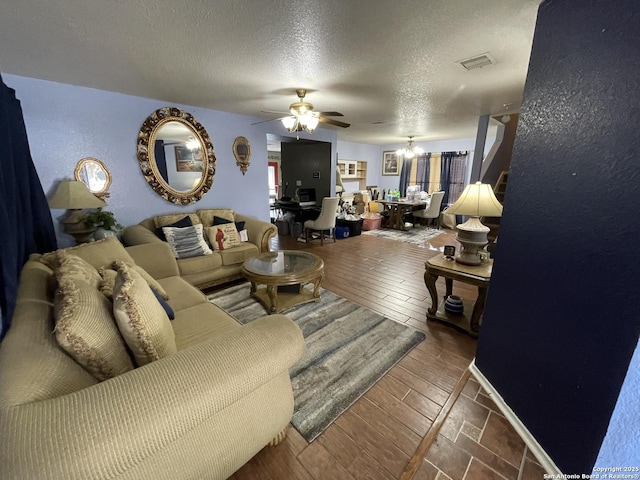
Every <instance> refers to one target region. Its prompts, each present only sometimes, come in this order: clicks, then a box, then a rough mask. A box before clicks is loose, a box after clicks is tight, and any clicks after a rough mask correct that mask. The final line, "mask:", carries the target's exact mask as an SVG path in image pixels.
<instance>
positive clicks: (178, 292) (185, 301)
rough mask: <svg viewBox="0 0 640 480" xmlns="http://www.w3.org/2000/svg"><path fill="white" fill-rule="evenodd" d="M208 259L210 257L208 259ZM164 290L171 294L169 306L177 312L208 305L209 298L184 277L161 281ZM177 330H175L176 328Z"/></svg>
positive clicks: (168, 278)
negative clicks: (201, 304) (202, 304)
mask: <svg viewBox="0 0 640 480" xmlns="http://www.w3.org/2000/svg"><path fill="white" fill-rule="evenodd" d="M207 258H208V257H207ZM160 283H161V284H162V286H163V287H164V289H165V290H166V291H167V292H168V293H169V295H170V298H169V300H168V303H169V305H170V306H171V308H173V310H174V311H175V312H178V311H179V310H184V309H185V308H189V307H193V306H194V305H198V304H199V303H208V302H209V300H207V297H205V295H204V293H202V292H201V291H200V290H198V289H197V288H193V285H191V284H190V283H189V282H187V281H186V280H185V279H183V278H182V277H178V276H175V277H167V278H163V279H161V280H160ZM174 330H175V328H174Z"/></svg>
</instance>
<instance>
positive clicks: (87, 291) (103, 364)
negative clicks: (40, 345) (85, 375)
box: [54, 277, 133, 381]
mask: <svg viewBox="0 0 640 480" xmlns="http://www.w3.org/2000/svg"><path fill="white" fill-rule="evenodd" d="M54 316H55V320H56V326H55V330H54V332H55V335H56V339H57V341H58V344H59V345H60V347H62V349H63V350H64V351H65V352H67V353H68V354H69V355H70V356H71V357H72V358H73V359H74V360H75V361H76V362H78V363H79V364H80V365H82V367H83V368H84V369H85V370H87V371H88V372H89V373H91V374H92V375H93V376H94V377H95V378H96V379H97V380H100V381H102V380H106V379H108V378H113V377H115V376H117V375H120V374H121V373H125V372H128V371H129V370H133V363H132V362H131V358H130V357H129V354H128V353H127V349H126V347H125V344H124V340H123V339H122V337H121V336H120V332H119V331H118V327H117V326H116V324H115V322H114V320H113V317H112V314H111V303H110V302H109V300H107V299H106V298H105V297H104V295H102V294H101V293H100V292H99V291H98V290H97V289H96V288H95V287H93V286H92V285H89V284H88V283H87V282H84V281H82V280H79V279H77V278H72V277H62V278H60V280H59V282H58V290H57V292H56V295H55V297H54Z"/></svg>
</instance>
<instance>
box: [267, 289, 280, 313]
mask: <svg viewBox="0 0 640 480" xmlns="http://www.w3.org/2000/svg"><path fill="white" fill-rule="evenodd" d="M267 295H269V300H270V301H271V305H270V306H269V313H276V312H277V311H278V287H277V286H276V285H267Z"/></svg>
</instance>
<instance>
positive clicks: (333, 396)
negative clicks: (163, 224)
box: [208, 283, 425, 442]
mask: <svg viewBox="0 0 640 480" xmlns="http://www.w3.org/2000/svg"><path fill="white" fill-rule="evenodd" d="M208 298H209V301H211V302H213V303H215V304H216V305H218V306H219V307H221V308H222V309H223V310H225V311H227V312H228V313H229V314H230V315H232V316H233V317H234V318H235V319H236V320H238V321H239V322H240V323H243V324H246V323H249V322H251V321H252V320H255V319H257V318H259V317H262V316H264V315H266V312H265V309H264V307H263V306H262V305H261V304H259V303H258V302H257V301H255V300H253V299H252V298H250V297H249V283H243V284H240V285H236V286H233V287H231V288H228V289H226V290H222V291H220V292H216V293H214V294H211V295H209V296H208ZM283 313H284V314H285V315H286V316H288V317H289V318H291V319H292V320H293V321H294V322H296V323H297V324H298V326H299V327H300V329H301V330H302V333H303V335H304V338H305V341H306V344H307V349H306V353H305V355H304V356H303V358H302V359H301V360H300V361H299V362H298V363H297V364H296V365H294V366H293V368H292V369H291V371H290V375H291V383H292V385H293V394H294V398H295V408H294V413H293V419H292V421H291V423H292V424H293V426H294V427H295V428H296V429H297V430H298V431H299V432H300V433H301V434H302V436H303V437H304V438H305V439H306V440H307V441H308V442H311V441H313V440H314V439H315V438H316V437H317V436H318V435H320V434H321V433H322V431H323V430H324V429H325V428H327V427H328V426H329V425H330V424H331V423H332V422H333V421H334V420H335V419H336V418H338V417H339V416H340V414H341V413H342V412H344V411H345V410H346V409H347V408H349V406H351V404H353V403H354V402H355V401H356V400H357V399H358V398H360V396H362V394H363V393H365V392H366V391H367V390H368V389H369V388H370V387H371V386H373V384H374V383H376V382H377V381H378V380H379V379H380V378H381V377H382V376H383V375H384V374H385V373H386V372H387V371H388V370H389V369H390V368H391V367H393V366H394V365H395V364H396V363H397V362H398V361H400V360H401V359H402V357H404V356H405V355H406V354H407V353H408V352H409V351H410V350H411V349H412V348H413V347H415V346H416V345H417V344H418V343H420V342H421V341H422V340H424V338H425V336H424V334H423V333H422V332H420V331H418V330H415V329H413V328H411V327H408V326H406V325H402V324H400V323H397V322H394V321H393V320H389V319H388V318H385V317H384V316H382V315H380V314H377V313H375V312H373V311H371V310H369V309H367V308H365V307H361V306H360V305H357V304H355V303H353V302H350V301H349V300H346V299H344V298H342V297H340V296H338V295H336V294H334V293H332V292H329V291H327V290H324V289H321V295H320V302H318V303H307V304H303V305H298V306H297V307H293V308H291V309H289V310H287V311H285V312H283Z"/></svg>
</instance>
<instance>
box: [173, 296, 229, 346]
mask: <svg viewBox="0 0 640 480" xmlns="http://www.w3.org/2000/svg"><path fill="white" fill-rule="evenodd" d="M203 319H205V321H203ZM172 325H173V329H174V331H175V333H176V346H177V347H178V350H184V349H185V348H188V347H191V346H192V345H196V344H198V343H202V342H205V341H207V340H209V339H211V338H213V337H217V336H220V335H223V334H224V333H227V332H229V331H231V330H235V329H237V328H242V326H241V325H240V324H239V323H238V322H237V321H236V320H234V319H233V318H232V317H231V316H230V315H229V314H228V313H226V312H225V311H224V310H222V309H220V308H219V307H217V306H215V305H213V304H212V303H209V302H207V303H201V304H199V305H195V306H193V307H191V308H187V309H185V310H181V311H179V312H176V318H175V320H174V321H173V322H172Z"/></svg>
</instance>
